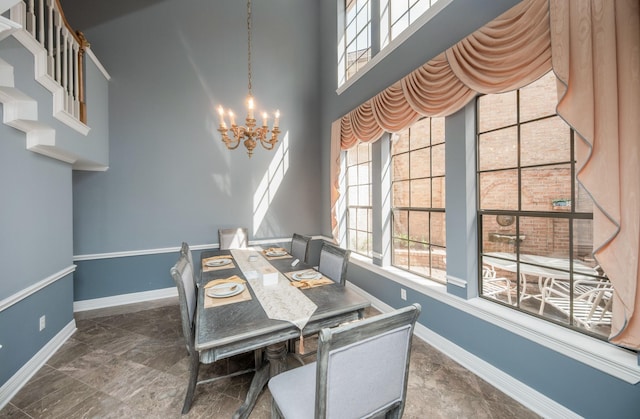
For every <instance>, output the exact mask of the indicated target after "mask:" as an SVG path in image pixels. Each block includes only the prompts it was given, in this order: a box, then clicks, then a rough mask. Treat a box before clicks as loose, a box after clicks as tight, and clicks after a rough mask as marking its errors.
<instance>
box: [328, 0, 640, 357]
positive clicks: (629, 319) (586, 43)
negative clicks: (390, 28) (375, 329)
mask: <svg viewBox="0 0 640 419" xmlns="http://www.w3.org/2000/svg"><path fill="white" fill-rule="evenodd" d="M639 3H640V2H638V0H524V1H523V2H521V3H519V4H518V5H516V6H515V7H513V8H511V9H510V10H508V11H507V12H505V13H504V14H502V15H501V16H499V17H498V18H496V19H494V20H493V21H491V22H489V23H488V24H486V25H485V26H483V27H482V28H480V29H478V30H477V31H476V32H474V33H473V34H471V35H469V36H467V37H466V38H465V39H463V40H462V41H460V42H458V43H457V44H456V45H454V46H453V47H451V48H449V49H448V50H446V51H445V52H444V53H442V54H440V55H438V56H437V57H435V58H434V59H432V60H431V61H429V62H428V63H426V64H424V65H423V66H421V67H420V68H418V69H416V70H415V71H413V72H412V73H411V74H409V75H407V76H405V77H404V78H403V79H402V80H400V81H398V82H396V83H394V84H393V85H392V86H390V87H389V88H387V89H386V90H385V91H383V92H381V93H379V94H378V95H376V96H375V97H374V98H372V99H370V100H368V101H367V102H365V103H364V104H362V105H361V106H359V107H358V108H356V109H354V110H353V111H351V112H349V113H348V114H347V115H345V116H344V117H342V118H341V119H340V120H338V121H336V123H334V127H336V128H335V130H332V138H331V141H332V149H331V150H332V157H331V160H332V167H331V185H336V184H337V179H338V178H339V175H340V167H339V166H338V165H335V164H334V160H335V161H337V159H338V158H339V153H340V150H341V149H342V150H346V149H348V148H350V147H352V146H354V145H355V144H357V142H358V141H375V140H377V139H378V138H380V136H381V135H382V134H383V133H384V132H385V131H389V132H396V131H399V130H401V129H403V128H406V127H407V126H409V125H410V124H411V123H413V122H414V121H416V120H417V119H418V118H419V117H420V116H446V115H449V114H452V113H454V112H456V111H457V110H459V109H461V108H462V107H463V106H464V105H465V104H466V103H468V102H469V101H470V100H471V99H473V98H474V97H475V96H476V94H478V93H499V92H505V91H509V90H514V89H517V88H519V87H522V86H525V85H527V84H529V83H530V82H532V81H534V80H536V79H538V78H539V77H540V76H542V75H543V74H545V73H546V72H547V71H549V70H550V69H551V68H553V70H554V71H555V73H556V75H557V76H558V78H559V79H560V80H561V83H563V84H564V86H562V88H561V90H563V91H564V92H563V95H561V99H560V101H559V104H558V113H559V114H560V116H561V117H562V118H564V119H565V121H567V123H569V125H571V126H572V127H573V128H574V129H575V130H576V131H577V132H578V134H579V136H580V139H581V141H578V146H577V147H576V151H577V153H576V155H577V162H578V166H577V167H578V168H579V170H578V179H579V181H580V182H581V183H582V184H583V185H584V187H585V188H586V190H587V191H588V192H589V193H590V194H591V196H592V197H593V200H594V202H595V207H596V208H594V222H593V224H594V248H595V249H596V251H595V256H596V258H597V260H598V262H599V263H600V264H601V265H602V267H603V269H604V270H605V271H606V272H607V274H608V275H609V278H610V279H611V282H612V283H613V285H614V287H615V289H616V294H615V298H614V304H613V325H612V333H611V341H612V342H614V343H616V344H619V345H622V346H626V347H628V348H632V349H640V287H638V283H639V282H640V277H639V276H640V266H639V265H640V183H639V179H640V163H639V162H640V117H639V115H640V103H639V101H640V99H639V98H640V81H639V79H640V24H639V21H640V12H639V10H638V9H639V8H640V6H639ZM338 122H339V125H340V132H339V133H338V132H337V126H338ZM334 153H335V154H334ZM338 198H339V193H338V191H335V192H334V190H333V189H332V195H331V201H332V202H331V203H332V210H334V209H335V204H336V201H337V200H338ZM333 222H336V214H335V213H334V214H332V226H333ZM336 231H337V230H336Z"/></svg>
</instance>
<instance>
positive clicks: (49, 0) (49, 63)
mask: <svg viewBox="0 0 640 419" xmlns="http://www.w3.org/2000/svg"><path fill="white" fill-rule="evenodd" d="M47 16H48V19H47V23H48V25H47V41H48V42H47V74H49V75H50V76H51V77H53V78H55V72H54V58H53V28H54V25H53V0H47Z"/></svg>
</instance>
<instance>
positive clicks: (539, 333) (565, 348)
mask: <svg viewBox="0 0 640 419" xmlns="http://www.w3.org/2000/svg"><path fill="white" fill-rule="evenodd" d="M351 262H352V263H354V264H356V265H358V266H359V267H362V268H364V269H368V270H370V271H372V272H374V273H377V274H378V275H381V276H383V277H386V278H388V279H389V280H391V281H394V282H397V283H399V284H401V285H403V286H406V287H409V288H411V289H413V290H414V291H417V292H420V293H422V294H424V295H426V296H428V297H430V298H433V299H435V300H438V301H440V302H442V303H445V304H448V305H450V306H452V307H454V308H456V309H458V310H461V311H464V312H465V313H467V314H470V315H472V316H474V317H477V318H479V319H481V320H484V321H486V322H489V323H491V324H493V325H495V326H498V327H501V328H503V329H505V330H508V331H509V332H511V333H514V334H517V335H518V336H521V337H523V338H525V339H528V340H530V341H532V342H535V343H537V344H539V345H542V346H544V347H546V348H548V349H551V350H553V351H555V352H558V353H559V354H562V355H564V356H567V357H569V358H571V359H574V360H576V361H579V362H581V363H583V364H585V365H587V366H590V367H592V368H596V369H597V370H599V371H602V372H604V373H606V374H609V375H611V376H613V377H616V378H618V379H620V380H623V381H625V382H627V383H630V384H637V383H638V382H640V365H638V362H639V359H640V358H639V355H638V354H636V353H635V352H633V351H629V350H626V349H623V348H620V347H618V346H615V345H612V344H610V343H607V342H603V341H600V340H598V339H595V338H592V337H590V336H587V335H583V334H582V333H579V332H576V331H573V330H570V329H567V328H564V327H562V326H558V325H555V324H553V323H549V322H546V321H544V320H541V319H538V318H536V317H533V316H529V315H527V314H525V313H521V312H519V311H516V310H511V309H509V308H507V307H503V306H501V305H499V304H494V303H492V302H490V301H487V300H485V299H482V298H479V297H477V298H472V299H469V300H464V299H462V298H459V297H456V296H455V295H451V294H448V293H447V288H446V286H445V285H442V284H439V283H436V282H433V281H431V280H428V279H424V278H422V277H419V276H417V275H412V274H411V273H408V272H405V271H402V270H400V269H397V268H393V267H380V266H377V265H374V264H373V263H372V262H371V260H370V259H367V258H365V257H362V256H360V255H352V257H351Z"/></svg>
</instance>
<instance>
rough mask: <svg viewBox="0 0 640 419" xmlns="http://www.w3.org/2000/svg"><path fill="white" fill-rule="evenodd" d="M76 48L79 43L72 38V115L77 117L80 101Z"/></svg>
mask: <svg viewBox="0 0 640 419" xmlns="http://www.w3.org/2000/svg"><path fill="white" fill-rule="evenodd" d="M78 49H79V45H78V43H77V42H76V40H75V39H74V40H73V81H74V83H73V115H74V116H75V117H76V118H77V117H79V115H80V102H79V101H78V96H79V95H78V92H79V85H78V82H79V77H78V75H79V73H78Z"/></svg>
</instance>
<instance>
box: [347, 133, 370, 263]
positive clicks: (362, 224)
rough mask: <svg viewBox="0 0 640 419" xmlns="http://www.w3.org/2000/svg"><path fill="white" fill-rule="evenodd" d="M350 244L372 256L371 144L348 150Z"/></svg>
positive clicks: (358, 251)
mask: <svg viewBox="0 0 640 419" xmlns="http://www.w3.org/2000/svg"><path fill="white" fill-rule="evenodd" d="M346 153H347V158H346V161H347V167H346V170H347V243H348V245H347V247H348V248H349V249H350V250H352V251H354V252H356V253H360V254H361V255H364V256H367V257H371V256H372V247H371V243H372V222H371V220H372V218H371V217H372V215H371V209H372V203H371V144H369V143H360V144H358V145H357V146H355V147H353V148H351V149H349V150H347V152H346Z"/></svg>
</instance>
